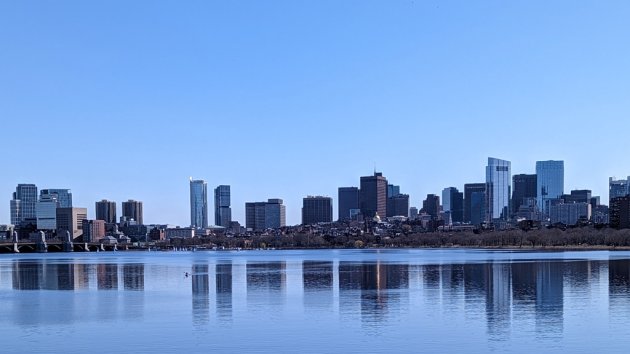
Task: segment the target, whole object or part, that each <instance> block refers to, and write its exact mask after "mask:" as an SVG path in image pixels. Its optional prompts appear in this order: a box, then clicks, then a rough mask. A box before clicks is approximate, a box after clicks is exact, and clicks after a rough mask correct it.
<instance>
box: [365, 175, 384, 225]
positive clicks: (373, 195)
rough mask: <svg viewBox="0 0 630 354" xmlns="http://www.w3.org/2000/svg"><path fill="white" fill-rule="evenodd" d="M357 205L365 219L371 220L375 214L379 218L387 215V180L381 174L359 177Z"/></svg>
mask: <svg viewBox="0 0 630 354" xmlns="http://www.w3.org/2000/svg"><path fill="white" fill-rule="evenodd" d="M359 205H360V208H361V214H363V217H365V218H373V217H374V216H376V214H377V213H378V215H379V216H380V217H384V216H386V215H387V179H386V178H385V177H383V174H382V173H380V172H374V176H366V177H361V189H360V191H359Z"/></svg>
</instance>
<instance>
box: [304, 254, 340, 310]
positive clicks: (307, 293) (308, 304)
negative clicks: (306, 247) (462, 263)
mask: <svg viewBox="0 0 630 354" xmlns="http://www.w3.org/2000/svg"><path fill="white" fill-rule="evenodd" d="M333 269H334V264H333V262H322V261H302V286H303V288H304V306H305V308H306V309H307V310H321V309H330V308H331V307H332V305H333V283H334V275H333Z"/></svg>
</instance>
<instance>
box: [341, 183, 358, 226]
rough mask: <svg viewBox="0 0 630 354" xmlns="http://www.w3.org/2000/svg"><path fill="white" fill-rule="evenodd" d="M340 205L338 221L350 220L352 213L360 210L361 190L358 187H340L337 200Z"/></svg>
mask: <svg viewBox="0 0 630 354" xmlns="http://www.w3.org/2000/svg"><path fill="white" fill-rule="evenodd" d="M337 202H338V203H339V204H338V210H337V214H338V218H337V219H338V220H339V221H343V220H348V219H350V218H351V211H352V210H357V209H360V206H359V188H357V187H339V194H338V199H337Z"/></svg>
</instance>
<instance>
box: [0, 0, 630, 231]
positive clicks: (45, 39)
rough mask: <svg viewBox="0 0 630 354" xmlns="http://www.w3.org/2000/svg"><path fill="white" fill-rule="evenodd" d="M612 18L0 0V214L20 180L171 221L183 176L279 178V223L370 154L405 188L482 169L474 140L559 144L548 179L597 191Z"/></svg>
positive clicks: (444, 6)
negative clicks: (139, 207)
mask: <svg viewBox="0 0 630 354" xmlns="http://www.w3.org/2000/svg"><path fill="white" fill-rule="evenodd" d="M628 18H630V2H627V1H579V2H577V1H553V2H549V1H509V2H506V1H395V0H392V1H339V0H336V1H322V0H318V1H295V0H293V1H218V0H217V1H133V2H130V1H25V0H20V1H3V2H0V46H1V50H0V131H1V132H2V136H3V144H2V146H3V148H2V151H3V152H4V154H3V160H2V161H3V165H4V167H5V169H4V172H3V173H1V174H0V196H4V200H5V201H4V202H1V203H0V223H7V222H8V221H9V199H10V198H11V193H12V192H13V191H14V189H15V186H16V184H18V183H36V184H37V185H38V187H40V188H71V189H72V191H73V194H74V202H75V203H74V204H75V205H76V206H85V207H88V208H89V211H90V213H89V215H90V217H93V215H94V202H95V201H96V200H100V199H102V198H107V199H111V200H115V201H117V202H121V201H123V200H126V199H129V198H134V199H138V200H142V201H144V203H145V206H144V209H145V221H146V222H147V223H172V224H180V225H188V224H189V223H190V220H189V209H188V177H189V176H193V177H195V178H200V179H205V180H206V181H207V182H208V185H209V187H210V186H212V187H214V186H216V185H219V184H230V185H231V186H232V204H233V206H232V208H233V215H234V217H235V219H237V220H239V221H241V222H244V203H245V202H246V201H259V200H266V199H267V198H276V197H278V198H283V199H284V200H285V204H286V205H287V218H288V222H289V223H290V224H295V223H299V222H300V208H301V198H302V197H304V196H306V195H308V194H322V195H330V196H332V197H333V198H335V200H336V194H337V187H339V186H352V185H358V183H359V177H360V176H361V175H368V174H371V173H372V171H373V169H374V166H376V168H377V169H378V170H379V171H382V172H383V173H384V175H385V176H386V177H387V178H388V179H389V180H390V181H391V182H392V183H395V184H399V185H401V191H402V192H403V193H408V194H410V195H411V204H412V205H413V206H419V205H421V201H422V199H424V197H425V196H426V194H427V193H439V192H440V191H441V190H442V189H443V188H444V187H447V186H455V187H458V188H459V189H460V190H461V189H462V188H463V184H464V183H468V182H480V181H483V180H484V166H485V164H486V159H487V157H488V156H494V157H498V158H502V159H507V160H510V161H512V172H513V173H514V174H517V173H534V169H535V161H537V160H548V159H563V160H565V188H566V190H567V191H569V190H570V189H574V188H590V189H592V190H593V193H594V194H597V195H601V196H602V200H603V201H604V200H607V196H608V193H607V189H608V185H607V182H608V177H609V176H617V177H625V176H627V175H630V160H629V159H628V140H627V131H628V130H629V128H630V123H629V121H630V119H629V115H628V112H630V99H629V96H630V66H629V65H628V63H630V46H628V38H630V25H629V24H628ZM210 203H211V206H212V200H211V201H210ZM335 204H336V203H335ZM335 208H336V205H335ZM210 215H211V216H210V221H211V222H212V221H213V217H212V215H213V214H212V212H211V213H210ZM335 215H336V214H335Z"/></svg>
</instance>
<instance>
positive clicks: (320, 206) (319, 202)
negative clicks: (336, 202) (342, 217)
mask: <svg viewBox="0 0 630 354" xmlns="http://www.w3.org/2000/svg"><path fill="white" fill-rule="evenodd" d="M332 215H333V207H332V198H331V197H321V196H315V197H313V196H308V197H306V198H304V199H302V225H312V224H317V223H320V222H332V219H333V216H332Z"/></svg>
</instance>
